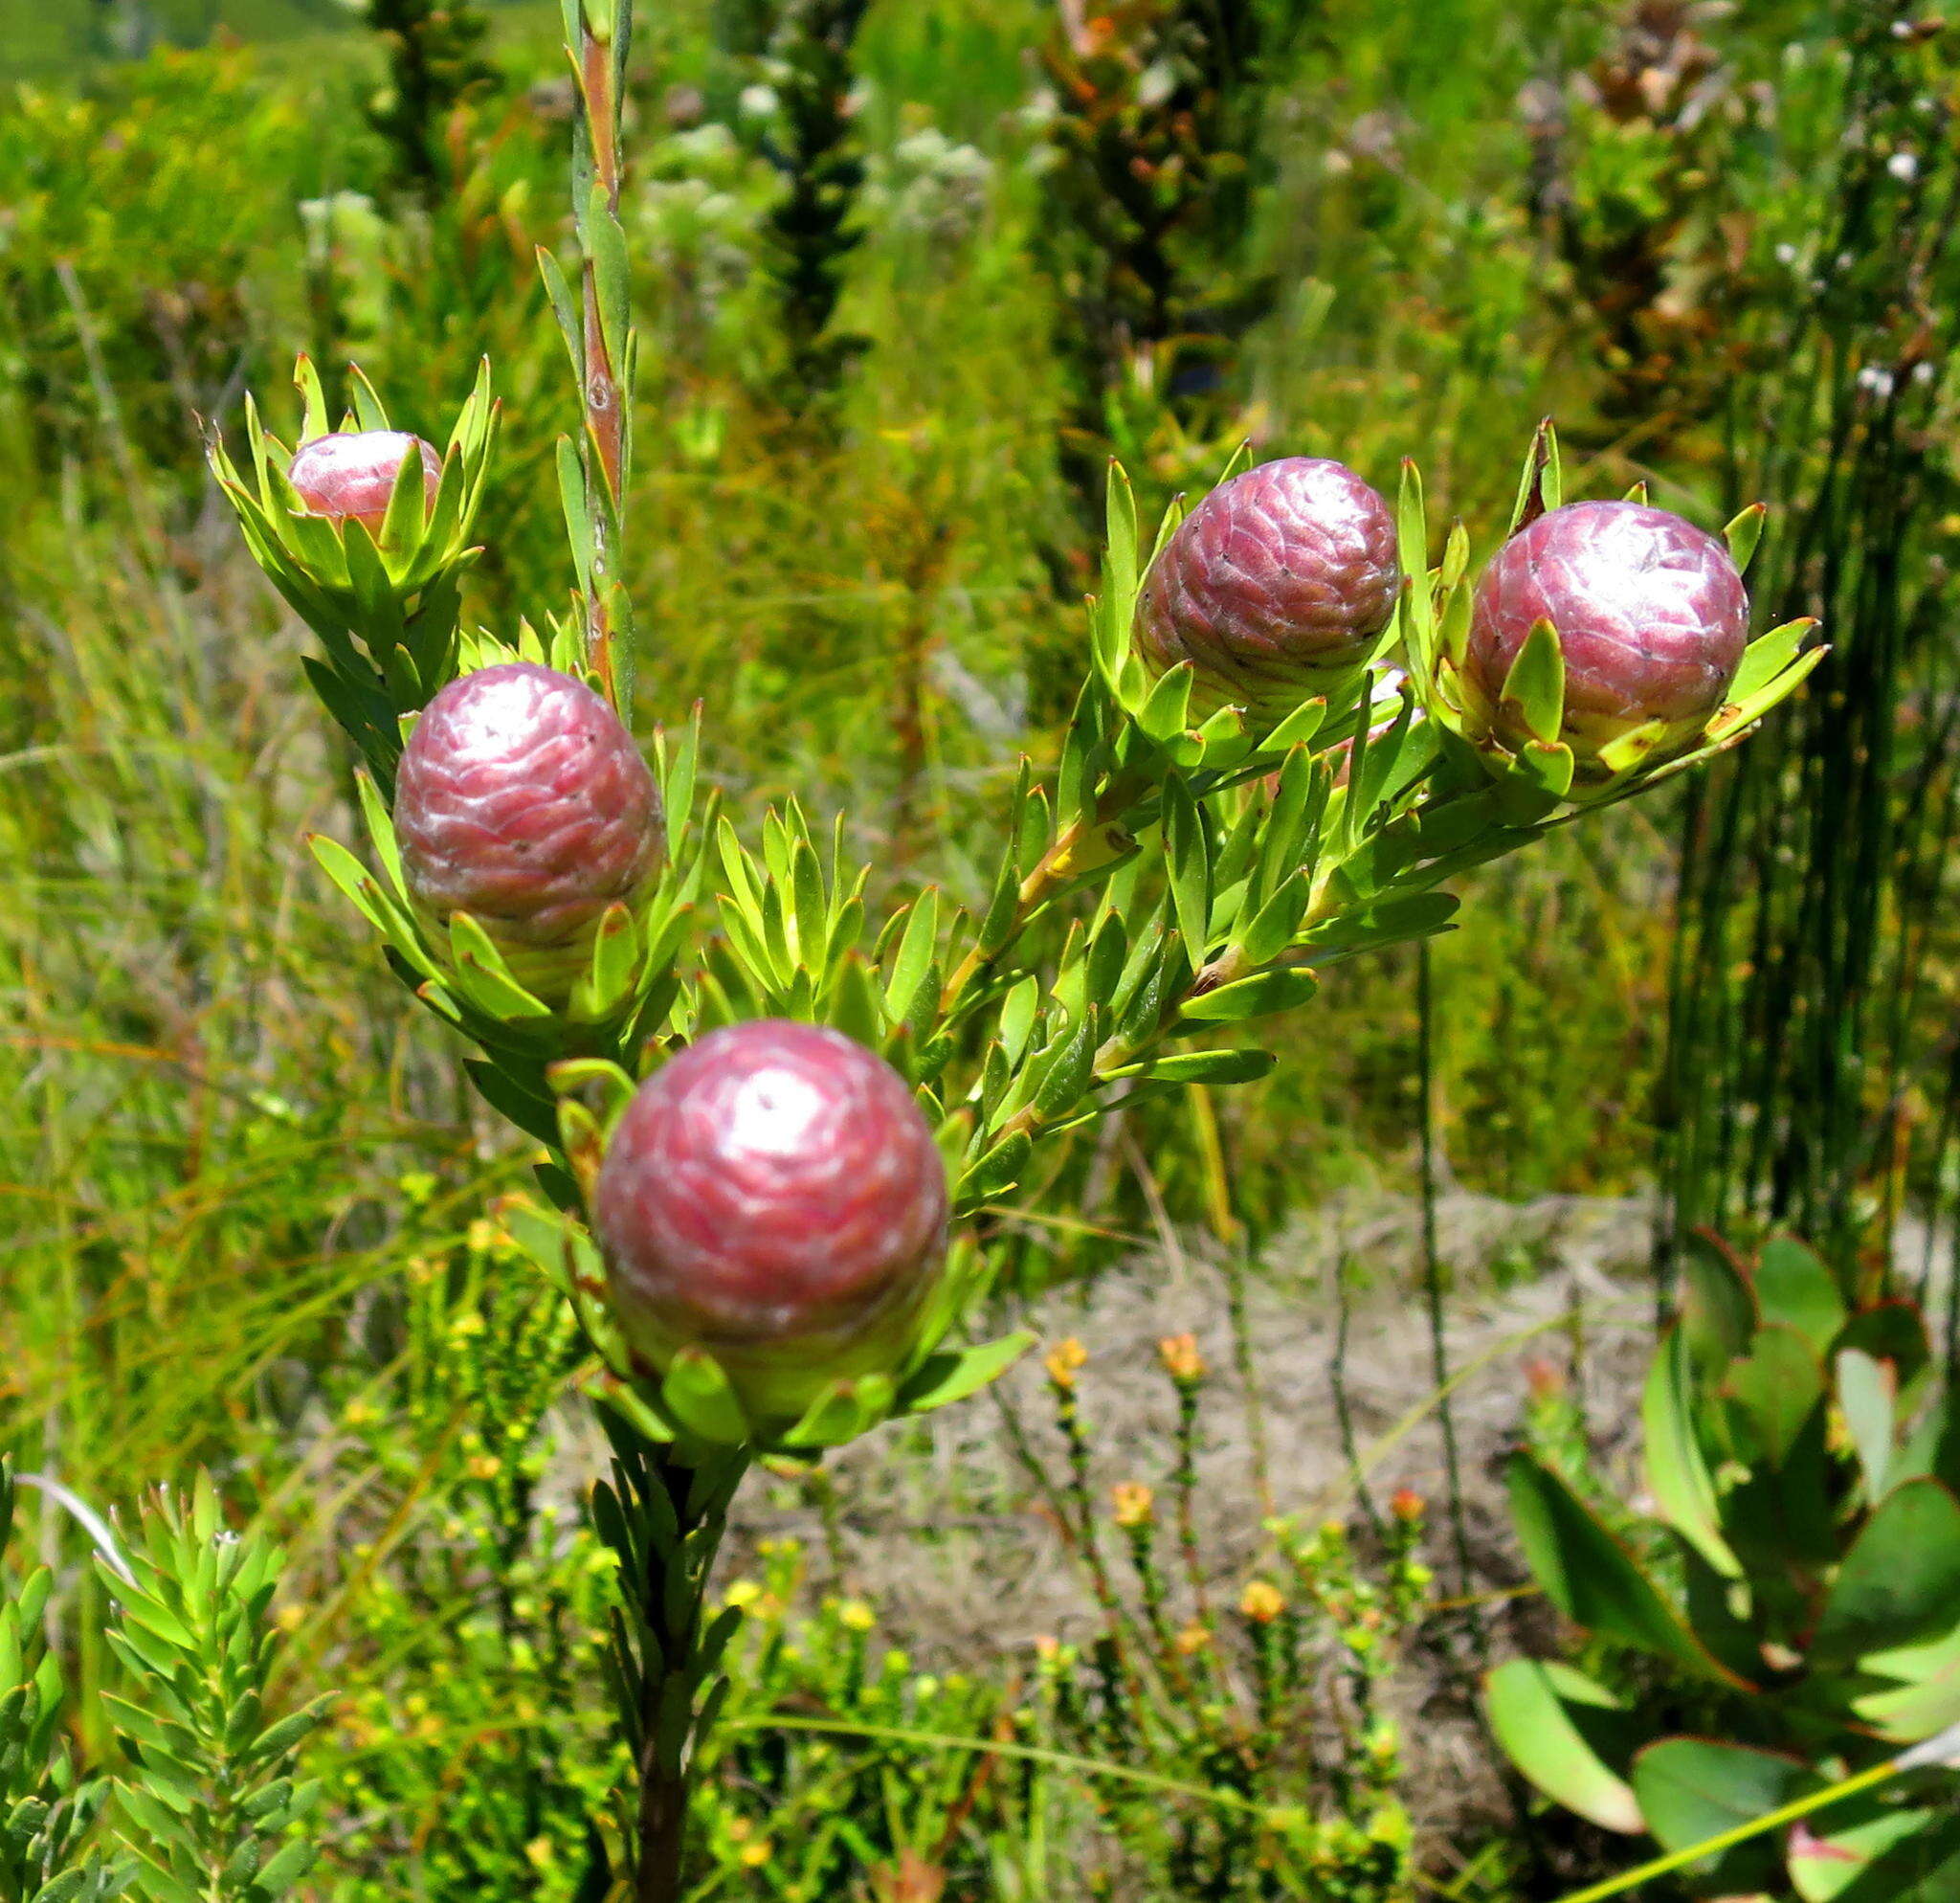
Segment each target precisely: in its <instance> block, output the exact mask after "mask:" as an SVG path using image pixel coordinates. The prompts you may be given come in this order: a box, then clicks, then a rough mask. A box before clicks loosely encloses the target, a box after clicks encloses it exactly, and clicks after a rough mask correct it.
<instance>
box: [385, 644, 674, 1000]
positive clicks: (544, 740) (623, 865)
mask: <svg viewBox="0 0 1960 1903" xmlns="http://www.w3.org/2000/svg"><path fill="white" fill-rule="evenodd" d="M394 823H395V833H396V837H397V838H398V840H400V844H401V856H402V871H403V874H404V876H405V877H406V879H407V881H408V885H409V891H410V893H411V895H412V897H413V899H414V900H415V902H416V904H417V905H418V906H419V907H421V908H422V910H423V911H424V912H425V913H426V914H427V915H428V916H429V917H430V919H431V920H432V921H433V922H434V924H435V925H437V926H438V927H442V926H446V925H447V923H448V921H449V918H450V915H451V914H452V913H453V912H459V911H461V912H468V913H469V914H470V915H471V917H473V918H474V919H475V920H476V921H477V923H478V924H479V925H480V926H481V927H482V928H483V929H484V930H485V931H487V932H488V933H489V934H490V936H491V937H492V938H493V939H494V940H495V941H496V942H497V945H498V947H499V949H500V950H501V952H503V954H504V956H505V958H506V959H507V960H508V961H509V962H510V965H511V969H512V971H513V972H514V973H515V974H516V975H517V977H518V978H519V979H520V980H521V981H522V982H523V983H524V984H525V985H527V986H529V987H530V989H531V990H533V991H534V992H536V993H537V995H538V996H541V997H543V998H545V999H546V1002H558V1001H561V1000H562V999H563V998H564V997H565V996H567V995H568V993H569V991H570V990H571V987H572V985H573V984H574V983H575V982H576V981H577V979H578V978H579V977H580V976H581V975H582V974H583V973H584V971H585V969H586V965H587V961H588V959H589V957H590V952H591V947H592V939H593V934H594V933H595V931H596V929H597V928H598V924H599V921H600V918H601V916H602V915H603V914H604V912H605V911H606V908H607V907H609V906H611V905H612V904H613V903H614V902H615V901H624V902H626V903H628V904H631V903H632V901H633V900H634V898H635V895H636V894H637V893H639V892H640V891H641V890H642V889H643V888H644V886H645V885H646V884H647V882H648V881H649V880H651V879H652V878H653V876H654V874H655V873H656V872H657V870H658V867H659V863H660V858H661V854H662V852H663V850H664V848H665V843H666V832H665V827H664V824H663V821H662V817H661V813H660V795H659V790H658V789H657V787H656V786H655V784H654V776H653V774H652V773H651V772H648V771H647V764H646V762H645V760H644V759H642V758H641V757H640V752H639V749H638V748H636V747H635V745H634V744H633V736H632V735H631V734H629V733H628V732H627V730H626V728H624V727H622V726H621V725H620V723H619V718H618V716H617V715H616V714H615V713H613V711H612V708H611V707H610V706H608V705H606V703H605V702H604V701H603V700H601V699H600V698H599V696H598V695H597V694H595V693H593V692H592V690H591V689H590V687H588V686H587V685H586V684H585V683H584V682H582V681H575V680H573V679H572V677H571V676H570V675H568V674H560V673H557V672H556V671H555V670H553V669H551V668H549V667H538V666H534V665H533V664H532V663H531V662H529V661H512V662H508V663H506V664H504V665H502V666H498V667H485V668H482V669H480V670H479V672H477V673H475V674H465V675H464V676H462V678H461V679H460V680H457V681H452V682H451V683H449V685H448V686H446V687H445V688H443V690H442V691H441V692H440V693H439V694H437V695H436V696H435V698H434V700H433V701H431V702H430V703H429V705H428V706H427V707H426V708H425V709H424V710H423V713H422V717H421V718H420V719H419V720H418V721H417V722H416V723H415V728H414V731H413V732H412V734H411V735H410V736H409V744H408V746H407V748H406V749H405V750H404V751H403V753H402V763H401V770H400V772H399V773H398V775H397V776H396V780H395V803H394Z"/></svg>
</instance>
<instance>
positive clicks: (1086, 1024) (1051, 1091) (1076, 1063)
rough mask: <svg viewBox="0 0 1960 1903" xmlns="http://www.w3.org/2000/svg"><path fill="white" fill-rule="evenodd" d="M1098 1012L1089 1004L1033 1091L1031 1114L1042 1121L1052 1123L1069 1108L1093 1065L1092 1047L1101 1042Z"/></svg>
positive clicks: (1081, 1088) (1087, 1081)
mask: <svg viewBox="0 0 1960 1903" xmlns="http://www.w3.org/2000/svg"><path fill="white" fill-rule="evenodd" d="M1102 1021H1103V1014H1102V1012H1101V1010H1100V1009H1098V1007H1096V1006H1095V1005H1091V1006H1090V1007H1089V1009H1088V1010H1087V1012H1085V1013H1084V1014H1083V1017H1082V1019H1081V1021H1080V1023H1079V1024H1078V1025H1077V1026H1076V1027H1075V1030H1074V1031H1073V1032H1072V1033H1071V1034H1070V1037H1069V1040H1068V1041H1067V1043H1066V1044H1064V1045H1063V1046H1062V1048H1061V1051H1060V1052H1059V1054H1058V1056H1057V1057H1056V1059H1055V1062H1054V1063H1052V1064H1051V1065H1050V1066H1049V1068H1048V1071H1047V1073H1046V1075H1044V1076H1043V1077H1042V1079H1041V1084H1040V1087H1039V1088H1038V1089H1037V1090H1036V1092H1035V1114H1036V1116H1037V1117H1039V1118H1040V1120H1041V1121H1042V1122H1043V1123H1053V1122H1054V1121H1055V1120H1056V1118H1058V1116H1060V1115H1061V1113H1062V1112H1063V1111H1064V1110H1068V1109H1072V1108H1074V1107H1075V1105H1076V1103H1077V1101H1078V1100H1079V1099H1080V1096H1081V1094H1082V1092H1083V1091H1084V1090H1086V1089H1087V1088H1088V1087H1089V1078H1090V1076H1091V1075H1092V1073H1093V1072H1094V1069H1095V1065H1096V1048H1097V1046H1098V1045H1099V1044H1100V1043H1101V1042H1102Z"/></svg>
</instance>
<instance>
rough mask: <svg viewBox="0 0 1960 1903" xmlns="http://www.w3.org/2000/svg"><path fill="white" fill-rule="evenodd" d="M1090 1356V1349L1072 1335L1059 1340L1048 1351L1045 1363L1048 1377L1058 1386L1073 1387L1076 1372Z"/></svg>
mask: <svg viewBox="0 0 1960 1903" xmlns="http://www.w3.org/2000/svg"><path fill="white" fill-rule="evenodd" d="M1088 1358H1089V1351H1088V1350H1087V1349H1086V1348H1084V1347H1083V1346H1082V1344H1081V1343H1080V1341H1078V1340H1077V1339H1076V1338H1075V1336H1074V1335H1070V1336H1069V1337H1068V1338H1067V1340H1065V1341H1058V1342H1057V1343H1056V1344H1055V1346H1054V1347H1053V1348H1051V1349H1050V1350H1049V1351H1048V1356H1047V1360H1046V1361H1045V1363H1044V1364H1043V1365H1044V1366H1045V1367H1046V1368H1047V1370H1048V1378H1049V1379H1050V1380H1051V1381H1053V1382H1054V1383H1055V1385H1056V1386H1057V1387H1058V1388H1072V1387H1074V1386H1075V1384H1076V1372H1077V1370H1078V1369H1080V1367H1081V1365H1082V1364H1083V1362H1085V1361H1086V1360H1087V1359H1088Z"/></svg>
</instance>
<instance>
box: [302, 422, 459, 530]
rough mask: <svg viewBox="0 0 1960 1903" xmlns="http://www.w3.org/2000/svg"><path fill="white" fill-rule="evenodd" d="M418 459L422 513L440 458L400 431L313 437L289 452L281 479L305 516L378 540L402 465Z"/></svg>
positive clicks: (436, 481) (429, 502)
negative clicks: (360, 529) (357, 527)
mask: <svg viewBox="0 0 1960 1903" xmlns="http://www.w3.org/2000/svg"><path fill="white" fill-rule="evenodd" d="M418 454H419V455H420V457H421V459H422V509H423V514H424V516H425V518H426V516H427V515H428V512H429V511H430V510H432V509H433V508H434V506H435V491H436V489H437V487H438V486H439V485H440V483H441V481H442V458H441V457H440V456H438V455H437V454H436V452H435V445H434V443H429V442H424V441H423V440H422V438H421V437H412V436H409V435H406V434H405V433H404V432H402V431H400V430H347V431H344V432H342V433H340V434H338V435H335V436H330V437H313V438H312V439H311V440H310V441H308V442H302V443H301V445H300V447H299V448H298V449H297V450H295V451H294V452H293V461H292V466H291V468H289V469H288V470H287V472H286V479H287V481H290V482H291V483H292V485H293V487H294V489H295V490H296V491H297V492H298V493H299V497H300V500H301V503H303V504H305V506H306V508H307V510H308V512H309V513H311V514H313V515H323V516H325V517H327V518H328V519H329V520H330V521H334V522H358V523H360V524H362V525H363V526H365V527H366V528H367V531H368V533H369V534H371V535H376V536H378V535H379V534H380V533H381V525H382V523H383V522H384V521H386V520H387V517H388V504H389V499H390V497H391V496H392V495H393V494H394V485H395V479H396V477H398V476H399V475H400V474H401V467H402V464H403V463H404V462H405V461H407V460H408V459H409V458H410V457H411V456H412V455H418Z"/></svg>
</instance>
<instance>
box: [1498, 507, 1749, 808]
mask: <svg viewBox="0 0 1960 1903" xmlns="http://www.w3.org/2000/svg"><path fill="white" fill-rule="evenodd" d="M1540 621H1548V622H1550V623H1551V625H1552V627H1553V628H1554V629H1555V630H1556V631H1557V634H1558V639H1559V649H1560V652H1561V653H1562V654H1563V656H1564V658H1565V671H1566V695H1565V720H1564V726H1563V729H1562V731H1561V733H1560V735H1559V738H1560V739H1562V740H1563V741H1564V742H1565V743H1566V745H1567V746H1569V747H1570V749H1571V750H1572V752H1573V755H1574V756H1575V758H1576V759H1577V761H1578V763H1579V767H1580V771H1581V773H1582V775H1583V774H1584V773H1585V770H1586V769H1587V768H1588V767H1589V766H1593V765H1595V764H1596V762H1597V760H1598V755H1599V750H1600V749H1601V748H1602V747H1605V746H1607V745H1608V744H1609V743H1611V742H1612V741H1614V740H1616V739H1618V738H1619V737H1620V736H1621V735H1622V734H1624V733H1628V732H1631V731H1632V730H1633V729H1634V728H1637V727H1642V726H1645V725H1646V724H1647V723H1648V722H1650V721H1659V722H1661V723H1663V724H1664V726H1665V728H1666V732H1665V733H1664V734H1663V735H1662V736H1661V738H1660V739H1659V742H1658V744H1657V745H1656V747H1655V748H1654V750H1653V751H1652V752H1650V753H1649V754H1648V756H1647V757H1648V758H1649V759H1650V760H1653V761H1659V760H1663V759H1666V758H1668V757H1669V756H1670V755H1671V754H1674V753H1678V752H1680V751H1681V750H1682V749H1683V748H1684V747H1685V746H1687V745H1688V744H1689V743H1690V742H1691V741H1692V740H1693V739H1694V737H1695V736H1696V735H1697V734H1698V733H1700V732H1701V730H1702V729H1703V728H1704V727H1705V726H1706V725H1707V724H1708V722H1709V720H1710V719H1711V718H1712V717H1713V716H1714V714H1715V713H1716V712H1717V710H1718V709H1719V708H1720V707H1721V705H1722V703H1723V699H1724V697H1725V696H1726V694H1727V692H1728V685H1729V683H1730V682H1731V681H1733V680H1734V679H1735V671H1736V668H1737V667H1738V666H1739V665H1740V664H1741V661H1742V653H1743V649H1744V647H1746V646H1747V645H1748V626H1749V602H1748V593H1746V592H1745V590H1744V588H1743V583H1742V576H1741V574H1740V573H1739V572H1738V571H1737V570H1736V566H1735V563H1734V562H1733V561H1732V560H1730V559H1729V554H1728V550H1727V549H1726V548H1725V547H1724V546H1723V545H1722V543H1721V542H1719V541H1718V540H1717V539H1716V538H1715V537H1714V536H1712V535H1709V534H1706V533H1704V531H1703V530H1701V529H1699V528H1697V527H1696V526H1694V525H1693V524H1692V523H1689V522H1683V521H1682V518H1681V517H1680V516H1678V515H1670V514H1669V513H1668V512H1667V511H1666V510H1665V509H1657V508H1648V507H1647V506H1646V505H1645V504H1640V503H1571V504H1568V505H1567V506H1566V507H1564V508H1561V509H1553V510H1552V511H1551V512H1550V513H1549V514H1548V515H1542V516H1540V517H1539V518H1538V520H1537V521H1536V522H1534V523H1531V524H1530V525H1529V526H1527V527H1526V528H1524V529H1522V530H1521V531H1520V532H1519V533H1518V534H1516V535H1514V536H1512V538H1511V539H1510V540H1509V541H1508V542H1506V543H1505V544H1504V546H1503V548H1502V549H1499V550H1498V552H1497V555H1496V556H1495V558H1494V559H1493V560H1492V562H1491V564H1490V566H1489V568H1487V569H1486V570H1484V571H1483V575H1482V578H1481V580H1480V581H1479V582H1478V584H1477V593H1476V597H1475V600H1474V602H1473V605H1472V612H1471V619H1470V635H1469V642H1468V648H1467V651H1466V653H1465V656H1464V670H1465V672H1466V673H1467V674H1468V676H1469V679H1470V683H1471V684H1472V686H1473V687H1474V689H1475V690H1476V692H1477V694H1478V695H1479V697H1480V698H1481V700H1482V702H1483V703H1484V704H1485V710H1486V717H1487V718H1488V720H1489V722H1490V725H1491V729H1492V731H1493V732H1494V733H1495V734H1496V736H1497V737H1498V739H1500V740H1502V741H1503V742H1504V743H1505V744H1506V745H1507V746H1511V747H1519V746H1522V745H1524V743H1525V742H1526V741H1527V740H1528V739H1530V738H1531V735H1530V733H1529V731H1528V729H1527V728H1526V726H1525V723H1524V721H1523V719H1522V717H1521V715H1520V713H1519V710H1518V709H1517V707H1516V706H1515V705H1512V704H1505V703H1504V702H1503V687H1504V682H1505V679H1506V677H1507V676H1508V675H1509V673H1510V668H1511V663H1512V661H1514V660H1516V659H1517V657H1518V650H1519V649H1520V648H1521V647H1523V646H1524V644H1525V640H1526V637H1527V636H1528V635H1529V634H1530V632H1531V630H1532V628H1533V626H1534V625H1535V624H1536V623H1538V622H1540ZM1542 737H1545V738H1549V737H1550V736H1548V735H1547V736H1542Z"/></svg>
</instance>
